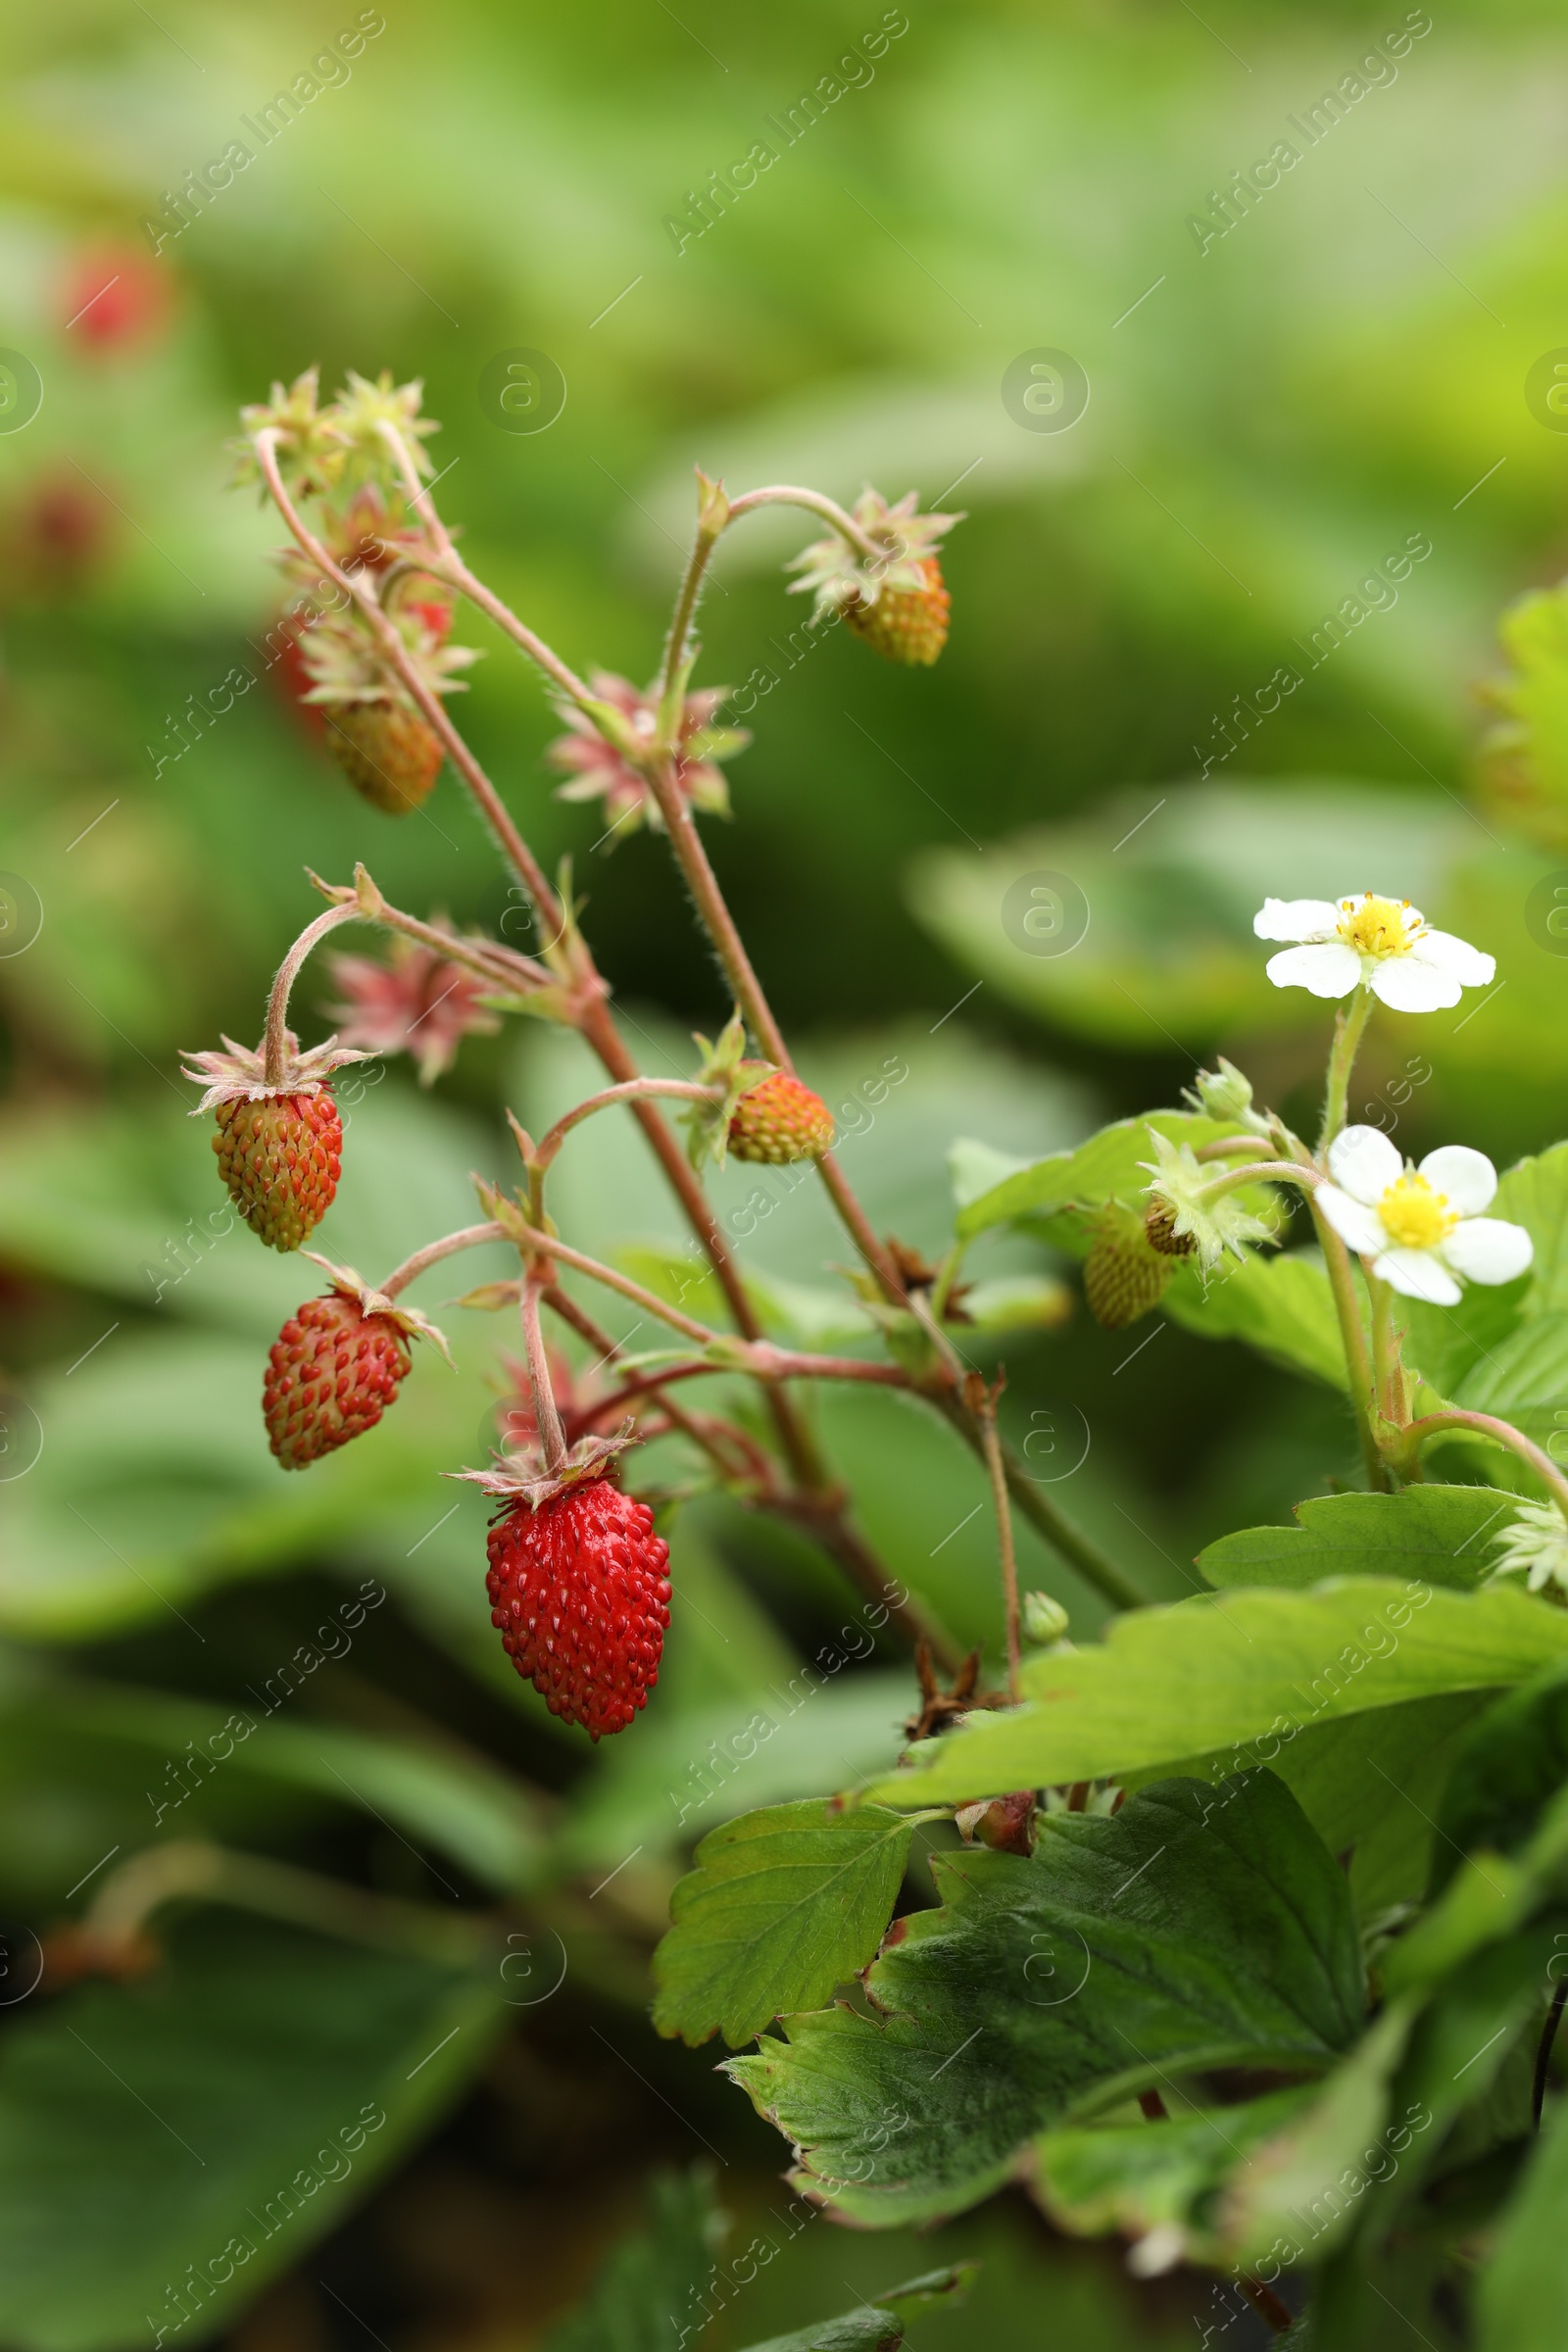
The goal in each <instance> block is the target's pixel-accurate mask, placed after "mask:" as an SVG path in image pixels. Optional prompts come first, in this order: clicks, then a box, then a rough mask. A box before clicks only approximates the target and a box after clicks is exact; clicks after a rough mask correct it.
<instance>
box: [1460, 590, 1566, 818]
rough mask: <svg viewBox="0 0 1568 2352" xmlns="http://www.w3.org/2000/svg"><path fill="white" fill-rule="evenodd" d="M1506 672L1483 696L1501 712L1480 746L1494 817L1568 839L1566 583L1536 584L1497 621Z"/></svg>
mask: <svg viewBox="0 0 1568 2352" xmlns="http://www.w3.org/2000/svg"><path fill="white" fill-rule="evenodd" d="M1498 634H1499V635H1500V637H1501V639H1502V650H1503V653H1504V656H1505V657H1506V659H1507V662H1508V663H1509V669H1508V674H1507V675H1506V676H1504V677H1500V678H1494V679H1492V680H1491V681H1489V683H1488V685H1487V688H1486V699H1487V701H1488V703H1489V704H1490V705H1491V706H1492V708H1493V710H1495V711H1496V712H1497V713H1498V716H1497V717H1496V718H1495V721H1494V722H1493V724H1492V726H1491V727H1490V728H1489V729H1488V731H1487V735H1486V739H1485V741H1484V742H1483V744H1482V747H1481V781H1482V786H1483V789H1484V790H1485V791H1486V793H1487V794H1488V796H1489V798H1490V800H1491V802H1492V805H1493V808H1494V809H1495V810H1496V812H1497V814H1498V816H1499V818H1507V819H1509V820H1511V821H1512V822H1513V823H1515V824H1517V825H1519V826H1520V827H1521V828H1522V829H1523V830H1524V831H1526V832H1528V833H1529V834H1530V835H1531V836H1532V837H1533V838H1534V839H1535V840H1537V841H1539V842H1541V843H1542V844H1543V845H1544V847H1545V848H1547V849H1551V850H1558V851H1560V850H1562V849H1563V848H1564V847H1565V846H1568V583H1561V582H1559V584H1558V585H1557V586H1556V587H1555V588H1535V589H1532V590H1530V591H1529V593H1528V594H1526V595H1524V596H1521V597H1520V598H1519V599H1518V600H1517V601H1516V602H1515V603H1514V604H1511V605H1510V606H1509V607H1508V609H1507V611H1506V612H1505V613H1503V615H1502V618H1501V620H1500V621H1499V623H1498Z"/></svg>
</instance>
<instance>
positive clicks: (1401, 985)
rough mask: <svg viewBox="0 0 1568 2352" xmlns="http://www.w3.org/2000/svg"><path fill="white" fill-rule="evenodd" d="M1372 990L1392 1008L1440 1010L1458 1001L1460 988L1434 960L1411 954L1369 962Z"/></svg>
mask: <svg viewBox="0 0 1568 2352" xmlns="http://www.w3.org/2000/svg"><path fill="white" fill-rule="evenodd" d="M1370 985H1371V989H1372V994H1373V995H1374V996H1375V997H1378V998H1380V999H1381V1000H1382V1002H1383V1003H1384V1004H1385V1005H1388V1007H1389V1009H1390V1011H1391V1012H1441V1011H1442V1010H1443V1008H1444V1006H1445V1005H1457V1004H1458V1002H1459V999H1460V996H1461V995H1462V994H1463V991H1462V990H1461V989H1460V986H1459V983H1458V981H1457V980H1455V979H1452V978H1451V977H1450V976H1449V974H1448V973H1447V972H1440V971H1439V970H1438V968H1437V966H1436V964H1431V963H1417V961H1416V959H1415V957H1414V956H1384V957H1383V958H1382V959H1381V961H1379V962H1377V963H1375V964H1374V965H1373V966H1372V972H1371V982H1370Z"/></svg>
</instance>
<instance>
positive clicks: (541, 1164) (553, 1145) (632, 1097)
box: [533, 1078, 724, 1175]
mask: <svg viewBox="0 0 1568 2352" xmlns="http://www.w3.org/2000/svg"><path fill="white" fill-rule="evenodd" d="M723 1094H724V1090H723V1088H722V1087H718V1086H699V1085H697V1084H696V1083H695V1082H694V1081H693V1080H691V1079H689V1078H627V1079H624V1080H623V1081H622V1082H621V1084H620V1085H619V1086H607V1087H605V1088H604V1089H603V1091H602V1092H601V1093H599V1094H597V1095H590V1096H588V1098H587V1100H586V1101H585V1102H582V1103H574V1104H573V1105H572V1107H571V1109H570V1110H568V1111H566V1112H565V1113H564V1116H563V1117H561V1118H559V1119H558V1120H557V1121H556V1123H555V1125H554V1126H553V1127H552V1128H551V1129H550V1132H549V1133H548V1134H547V1135H545V1136H543V1137H541V1139H540V1141H539V1143H538V1145H537V1146H536V1147H535V1150H534V1153H533V1164H534V1166H535V1167H536V1168H537V1169H538V1170H539V1172H540V1174H541V1175H543V1173H544V1171H545V1170H546V1169H547V1168H548V1167H549V1166H550V1165H551V1163H552V1161H553V1160H554V1159H555V1156H556V1153H557V1152H559V1151H560V1150H561V1147H562V1145H563V1144H564V1142H565V1140H566V1138H567V1136H568V1135H569V1134H570V1133H571V1130H572V1129H573V1127H576V1126H579V1125H580V1124H581V1122H582V1121H583V1120H584V1119H586V1118H591V1117H592V1115H593V1113H594V1112H595V1111H596V1110H604V1109H606V1108H607V1107H608V1106H609V1104H611V1103H637V1102H646V1101H647V1100H648V1099H649V1097H650V1096H654V1095H669V1096H673V1097H674V1098H675V1099H676V1100H677V1101H682V1102H686V1103H719V1102H722V1101H723Z"/></svg>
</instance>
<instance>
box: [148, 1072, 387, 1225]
mask: <svg viewBox="0 0 1568 2352" xmlns="http://www.w3.org/2000/svg"><path fill="white" fill-rule="evenodd" d="M223 1044H224V1047H225V1048H226V1051H225V1052H224V1053H221V1054H218V1053H202V1054H187V1055H186V1061H187V1064H188V1065H189V1066H187V1068H186V1070H185V1073H184V1074H185V1076H186V1077H187V1078H189V1079H190V1080H191V1081H192V1082H193V1083H194V1084H195V1085H197V1086H203V1085H205V1086H206V1089H207V1091H206V1093H205V1094H204V1095H203V1097H202V1099H201V1101H200V1103H198V1104H197V1105H196V1108H195V1109H194V1110H193V1111H192V1112H191V1117H192V1118H199V1117H200V1116H201V1114H202V1112H203V1111H204V1110H216V1111H217V1113H218V1133H217V1134H216V1135H215V1136H214V1137H213V1150H214V1151H215V1152H217V1154H218V1166H219V1172H220V1173H221V1176H222V1179H223V1182H224V1184H225V1185H226V1186H227V1188H228V1196H229V1199H230V1200H231V1201H233V1203H234V1205H235V1207H236V1208H237V1209H238V1210H239V1212H240V1215H241V1216H242V1217H243V1218H244V1219H245V1222H246V1224H247V1225H248V1226H249V1227H250V1229H251V1231H252V1232H253V1233H255V1234H258V1235H259V1236H260V1237H261V1239H262V1240H263V1241H264V1242H266V1243H267V1245H268V1247H269V1248H270V1249H272V1250H297V1249H298V1248H299V1246H300V1244H301V1243H302V1242H303V1241H305V1240H307V1239H308V1237H309V1236H310V1235H311V1233H312V1232H314V1230H315V1228H316V1227H317V1226H318V1225H319V1223H320V1221H321V1219H322V1218H323V1217H324V1216H325V1214H326V1212H327V1210H328V1209H329V1208H330V1207H331V1205H332V1196H333V1195H334V1193H335V1192H336V1191H337V1180H338V1172H339V1166H340V1162H341V1154H342V1150H343V1122H342V1120H341V1119H340V1118H339V1117H338V1110H337V1104H336V1103H334V1102H333V1100H332V1087H331V1081H330V1076H329V1073H330V1072H331V1071H333V1070H335V1069H339V1068H341V1067H342V1065H343V1064H344V1063H345V1062H349V1061H365V1060H368V1058H369V1057H368V1055H367V1054H360V1053H354V1052H351V1051H350V1050H349V1049H348V1048H347V1047H343V1046H339V1045H338V1044H337V1043H336V1041H335V1040H334V1039H332V1038H328V1039H327V1041H326V1043H325V1045H322V1046H313V1047H312V1048H311V1050H310V1052H309V1053H308V1054H302V1053H301V1052H300V1050H299V1040H298V1039H297V1038H296V1037H295V1035H294V1033H293V1031H292V1030H286V1031H285V1032H284V1053H283V1058H282V1063H281V1067H280V1069H279V1071H278V1074H277V1077H276V1080H275V1082H274V1083H270V1082H269V1080H268V1077H267V1063H266V1059H265V1055H264V1052H263V1050H262V1049H261V1048H258V1049H257V1051H256V1052H255V1053H254V1054H250V1053H247V1052H246V1050H245V1048H244V1047H243V1046H237V1045H235V1043H234V1040H233V1039H232V1038H231V1037H225V1038H224V1040H223Z"/></svg>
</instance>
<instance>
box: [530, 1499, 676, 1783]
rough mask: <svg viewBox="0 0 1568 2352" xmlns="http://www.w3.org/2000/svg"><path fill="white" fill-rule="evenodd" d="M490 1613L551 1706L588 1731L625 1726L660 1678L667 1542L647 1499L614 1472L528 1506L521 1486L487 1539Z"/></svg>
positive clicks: (596, 1735)
mask: <svg viewBox="0 0 1568 2352" xmlns="http://www.w3.org/2000/svg"><path fill="white" fill-rule="evenodd" d="M488 1548H489V1553H490V1572H489V1574H488V1576H487V1577H486V1579H485V1583H486V1585H487V1586H488V1588H489V1593H490V1600H491V1610H490V1621H491V1623H492V1624H493V1625H494V1626H496V1627H498V1628H499V1630H500V1634H501V1640H502V1645H503V1647H504V1648H505V1649H506V1651H507V1654H508V1656H509V1657H510V1658H511V1660H512V1662H513V1664H514V1666H515V1668H516V1670H517V1672H518V1673H519V1674H521V1675H526V1676H528V1677H529V1679H530V1680H531V1681H532V1683H533V1687H534V1689H535V1690H536V1691H539V1692H540V1694H541V1696H542V1697H543V1698H544V1701H545V1703H546V1705H547V1706H548V1707H549V1709H550V1712H551V1714H552V1715H564V1717H565V1719H566V1721H567V1722H568V1723H577V1724H581V1726H582V1728H583V1730H584V1731H585V1732H586V1733H587V1734H588V1736H589V1738H590V1739H591V1740H599V1739H601V1738H602V1737H603V1736H604V1735H605V1734H606V1733H609V1732H622V1731H624V1730H625V1728H626V1726H627V1724H629V1723H630V1721H631V1719H632V1717H633V1716H634V1715H635V1714H636V1713H637V1710H638V1709H639V1708H640V1707H642V1706H644V1705H645V1704H646V1703H647V1698H648V1693H649V1691H651V1690H652V1689H653V1687H654V1685H655V1684H656V1683H657V1682H658V1680H659V1660H660V1654H661V1652H662V1649H663V1645H664V1628H665V1627H666V1626H667V1625H668V1623H669V1593H670V1588H669V1579H668V1577H667V1576H666V1575H665V1573H664V1570H665V1565H666V1563H667V1561H668V1559H669V1546H668V1544H665V1543H664V1541H663V1539H662V1537H660V1536H656V1535H655V1533H654V1514H653V1512H652V1511H651V1510H650V1509H649V1508H648V1505H647V1504H646V1503H645V1502H638V1501H637V1500H636V1499H635V1498H634V1497H633V1496H632V1495H626V1494H623V1493H622V1492H621V1490H620V1488H619V1487H615V1486H612V1485H611V1483H610V1481H609V1480H608V1479H606V1478H593V1479H588V1480H586V1481H584V1482H582V1483H580V1484H576V1485H571V1486H566V1487H563V1488H562V1489H561V1490H560V1491H559V1492H558V1493H557V1494H555V1495H552V1496H551V1497H550V1498H549V1500H548V1501H545V1502H541V1503H540V1504H539V1506H538V1508H537V1509H532V1508H530V1507H529V1504H528V1502H527V1500H526V1498H525V1497H524V1496H521V1495H518V1496H517V1497H516V1498H515V1500H514V1501H513V1502H512V1503H511V1504H510V1506H509V1508H508V1509H507V1512H506V1515H505V1516H504V1517H503V1518H501V1519H500V1520H498V1521H497V1523H496V1525H495V1526H494V1527H492V1528H491V1530H490V1536H489V1546H488Z"/></svg>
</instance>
